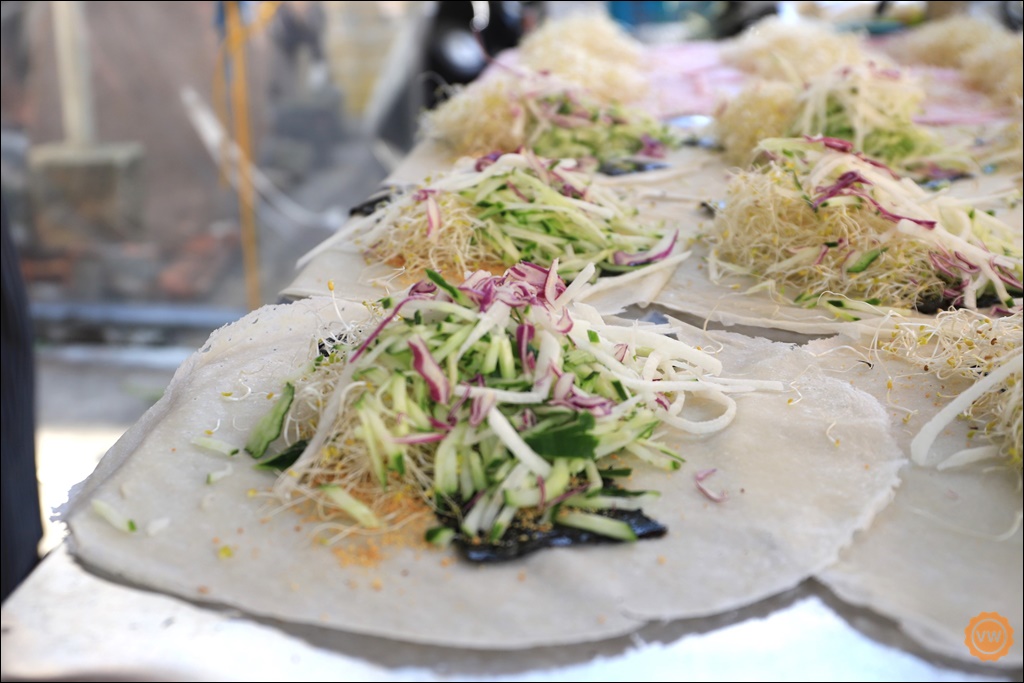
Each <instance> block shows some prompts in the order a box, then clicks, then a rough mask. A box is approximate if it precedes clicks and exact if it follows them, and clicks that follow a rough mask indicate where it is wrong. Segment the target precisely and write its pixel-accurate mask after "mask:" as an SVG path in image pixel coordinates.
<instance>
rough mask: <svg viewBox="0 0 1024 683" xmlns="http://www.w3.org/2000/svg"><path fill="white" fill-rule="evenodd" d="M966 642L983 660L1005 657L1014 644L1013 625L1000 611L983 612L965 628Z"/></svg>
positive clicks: (976, 655)
mask: <svg viewBox="0 0 1024 683" xmlns="http://www.w3.org/2000/svg"><path fill="white" fill-rule="evenodd" d="M964 644H965V645H966V646H967V649H968V650H970V653H971V654H972V655H974V656H975V657H977V658H978V659H980V660H982V661H983V662H994V661H996V660H997V659H1000V658H1001V657H1005V656H1006V654H1007V653H1008V652H1009V651H1010V646H1011V645H1013V627H1012V626H1010V622H1009V621H1007V619H1006V617H1004V616H1002V615H1001V614H999V612H981V613H980V614H979V615H978V616H976V617H974V618H973V619H971V623H969V624H967V628H965V629H964Z"/></svg>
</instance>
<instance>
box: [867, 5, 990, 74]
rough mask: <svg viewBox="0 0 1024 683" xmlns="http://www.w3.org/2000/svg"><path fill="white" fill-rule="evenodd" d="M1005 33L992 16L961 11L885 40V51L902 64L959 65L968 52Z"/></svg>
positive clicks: (962, 62) (960, 65)
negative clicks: (989, 17) (980, 15)
mask: <svg viewBox="0 0 1024 683" xmlns="http://www.w3.org/2000/svg"><path fill="white" fill-rule="evenodd" d="M1008 35H1010V32H1009V31H1007V30H1006V29H1005V28H1003V27H1002V26H1000V25H999V24H998V23H996V22H995V21H993V20H991V19H987V18H984V17H978V16H973V15H969V14H962V13H961V14H954V15H951V16H948V17H945V18H943V19H939V20H937V21H929V22H925V23H924V24H922V25H920V26H917V27H915V28H913V29H911V30H910V31H908V32H906V33H905V34H903V35H899V36H894V37H893V38H892V39H890V40H888V41H886V43H885V51H886V52H887V53H888V54H890V55H892V56H893V57H895V58H896V59H897V60H899V61H900V62H902V63H904V64H930V65H932V66H942V67H949V68H959V67H962V66H963V65H964V61H965V59H966V57H967V55H968V54H969V53H971V52H972V51H974V50H976V49H978V48H979V47H980V46H983V45H991V44H992V43H993V42H996V41H998V40H1000V39H1002V38H1004V37H1005V36H1008ZM1005 66H1006V65H1004V68H1005Z"/></svg>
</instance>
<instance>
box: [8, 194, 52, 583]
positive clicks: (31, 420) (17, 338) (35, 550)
mask: <svg viewBox="0 0 1024 683" xmlns="http://www.w3.org/2000/svg"><path fill="white" fill-rule="evenodd" d="M0 232H2V240H3V243H2V248H3V251H2V253H0V259H2V275H3V289H2V292H0V295H2V308H0V373H2V374H0V394H2V396H0V456H2V458H3V476H2V477H0V484H2V487H3V494H2V498H0V500H2V501H3V502H2V505H3V514H2V516H0V528H2V537H0V566H2V576H0V583H2V584H3V585H2V598H0V599H3V600H6V599H7V596H8V595H9V594H10V593H11V591H13V590H14V589H15V588H16V587H17V586H18V584H19V583H21V581H22V580H23V579H24V578H25V577H26V576H28V574H29V573H30V572H31V571H32V570H33V569H34V568H35V566H36V565H37V564H38V563H39V541H40V540H41V539H42V537H43V522H42V516H41V513H40V509H39V482H38V480H37V479H36V450H35V372H34V359H33V351H32V321H31V319H30V318H29V311H28V300H27V298H26V296H25V286H24V283H23V282H22V278H21V271H20V270H19V268H20V267H19V264H18V252H17V249H16V248H15V246H14V242H13V240H12V239H11V234H10V222H9V221H8V218H7V206H6V200H3V199H0Z"/></svg>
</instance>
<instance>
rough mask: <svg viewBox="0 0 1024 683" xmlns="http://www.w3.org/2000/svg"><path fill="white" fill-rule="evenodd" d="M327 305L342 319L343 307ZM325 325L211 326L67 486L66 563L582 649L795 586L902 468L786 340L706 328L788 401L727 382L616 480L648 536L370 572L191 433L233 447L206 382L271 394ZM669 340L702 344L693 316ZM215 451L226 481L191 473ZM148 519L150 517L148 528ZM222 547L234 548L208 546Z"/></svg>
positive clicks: (861, 410) (843, 389) (266, 313)
mask: <svg viewBox="0 0 1024 683" xmlns="http://www.w3.org/2000/svg"><path fill="white" fill-rule="evenodd" d="M341 313H342V316H343V317H345V318H351V317H353V316H356V315H358V314H357V313H356V312H355V311H354V310H353V309H352V308H350V307H348V306H346V307H344V308H343V309H342V311H341ZM332 320H336V314H335V312H334V303H333V302H331V301H330V300H328V299H324V298H318V299H307V300H303V301H299V302H295V303H291V304H284V305H279V306H270V307H265V308H263V309H260V310H258V311H256V312H254V313H252V314H250V315H248V316H246V317H245V318H243V319H242V320H240V321H238V322H236V323H233V324H232V325H229V326H227V327H225V328H223V329H221V330H219V331H217V332H215V333H214V334H213V335H212V337H211V339H210V341H209V343H208V344H207V345H206V347H204V348H205V349H206V350H205V351H204V352H201V353H199V354H196V356H194V357H193V358H191V359H190V360H189V361H187V362H186V363H185V364H184V365H183V366H182V368H181V369H180V370H179V372H178V373H177V374H176V376H175V378H174V380H173V382H172V383H171V385H170V387H169V388H168V390H167V393H166V394H165V396H164V397H163V398H162V399H161V400H160V402H158V403H157V404H156V405H155V406H154V407H153V409H152V410H151V411H150V412H149V413H147V415H146V416H145V417H144V418H143V419H142V420H141V421H140V422H139V423H138V424H137V425H136V426H135V427H133V428H132V429H131V430H129V431H128V432H127V433H126V435H125V436H124V437H123V438H122V439H121V440H120V441H119V442H118V444H116V445H115V446H114V448H112V449H111V451H110V452H109V453H108V455H107V456H106V458H105V459H104V462H103V463H101V466H100V468H99V470H98V472H97V474H96V475H94V477H93V478H92V479H90V480H89V481H88V482H87V483H86V486H85V487H84V489H83V491H82V493H81V494H80V495H78V496H77V497H75V498H74V499H73V501H72V503H71V505H70V511H69V512H68V514H67V519H68V521H69V526H70V529H71V532H72V541H73V543H72V548H73V552H74V553H75V555H76V557H77V558H78V559H79V560H80V561H81V562H82V563H84V564H85V565H86V566H88V567H91V568H95V569H98V570H101V571H103V572H106V573H109V574H113V575H115V576H117V577H120V578H122V579H124V580H126V581H129V582H131V583H135V584H139V585H142V586H146V587H151V588H154V589H157V590H161V591H165V592H168V593H171V594H175V595H179V596H182V597H185V598H188V599H192V600H195V601H198V602H212V603H216V604H223V605H229V606H233V607H237V608H239V609H242V610H244V611H245V612H247V613H249V614H253V615H260V616H269V617H276V618H279V619H283V620H287V621H292V622H299V623H310V624H314V625H319V626H325V627H330V628H335V629H341V630H346V631H350V632H355V633H362V634H370V635H376V636H383V637H388V638H392V639H399V640H405V641H410V642H418V643H427V644H437V645H445V646H458V647H467V648H486V649H521V648H529V647H534V646H543V645H556V644H561V643H573V642H586V641H591V640H598V639H603V638H608V637H612V636H614V635H617V634H623V633H627V632H630V631H633V630H635V629H637V628H639V627H640V626H641V625H643V624H644V623H645V622H647V621H650V620H667V619H676V618H684V617H695V616H702V615H708V614H714V613H718V612H722V611H724V610H728V609H732V608H736V607H740V606H742V605H746V604H750V603H753V602H756V601H758V600H760V599H763V598H765V597H768V596H770V595H772V594H774V593H777V592H779V591H782V590H785V589H788V588H791V587H793V586H796V585H797V584H799V583H800V582H801V581H802V580H804V579H805V578H807V577H808V576H809V575H811V574H812V573H814V572H816V571H819V570H821V569H822V568H824V567H825V566H827V565H828V564H830V563H831V562H833V561H834V560H835V559H836V557H837V556H838V553H839V551H840V549H841V548H842V547H844V546H845V545H847V544H848V543H849V542H850V540H851V538H852V536H853V534H854V532H855V531H857V530H858V529H862V528H865V527H866V526H867V525H868V524H869V522H870V520H871V518H872V516H873V515H874V513H875V512H876V511H877V510H879V509H880V508H881V507H883V506H884V505H885V504H886V502H887V501H888V500H889V499H890V497H891V495H892V490H893V487H894V486H895V485H896V483H897V476H896V472H897V470H898V468H899V467H900V465H901V463H902V462H903V458H902V457H901V455H900V453H899V450H898V448H897V447H896V444H895V443H894V442H893V441H892V440H891V439H889V437H888V436H887V433H886V416H885V414H884V412H883V411H882V410H881V409H880V407H879V405H878V403H877V402H876V401H874V400H873V399H871V398H870V397H868V396H867V395H866V394H864V393H862V392H859V391H857V390H855V389H852V388H850V387H849V385H848V384H847V383H846V382H843V381H839V380H835V379H831V378H828V377H823V376H821V375H820V374H819V373H817V372H816V371H815V370H814V368H813V358H811V357H810V356H808V355H807V354H806V353H804V352H803V351H800V350H798V349H795V348H793V347H792V346H789V345H785V344H778V343H772V342H769V341H766V340H755V341H753V342H751V340H748V339H745V338H741V337H739V336H736V335H729V334H726V333H719V336H720V338H721V339H722V340H723V341H724V343H725V344H726V345H725V346H724V347H723V348H722V349H721V351H720V352H719V354H718V355H719V357H720V358H721V359H722V361H723V362H724V363H725V367H726V368H727V369H728V372H727V373H726V374H728V375H730V376H737V377H749V378H760V379H779V378H782V379H785V380H794V381H795V385H794V386H796V387H797V388H798V389H799V391H800V393H801V394H802V395H803V397H804V399H803V400H799V401H794V403H793V404H790V403H789V399H791V398H794V399H795V397H796V396H797V394H796V393H795V392H790V393H785V394H778V393H775V394H769V393H761V394H750V395H739V396H737V401H738V404H739V413H738V416H737V419H736V421H735V423H734V424H732V425H731V426H730V427H728V428H727V429H726V430H724V431H723V432H720V433H719V434H717V435H715V436H713V437H712V438H709V439H706V440H700V439H692V440H684V441H681V442H680V448H681V452H682V453H683V454H684V456H685V457H686V458H687V461H688V462H687V464H686V465H685V466H684V468H683V469H682V470H680V471H678V472H675V473H673V474H668V473H664V472H661V471H645V468H644V467H642V466H639V467H637V469H636V471H635V474H634V479H633V481H631V482H630V486H631V487H643V486H650V487H653V488H656V489H658V490H660V491H662V497H661V498H660V499H659V500H658V501H657V502H656V503H654V504H652V505H650V506H649V509H648V510H647V512H648V513H649V514H650V515H651V516H653V517H654V518H655V519H659V520H660V521H662V522H663V523H665V524H667V525H668V527H669V534H668V535H667V536H666V537H665V538H664V539H660V540H650V541H642V542H639V543H637V544H630V545H607V546H600V547H585V548H567V549H551V550H546V551H541V552H538V553H536V554H534V555H532V556H530V557H528V558H524V559H522V560H520V561H515V562H512V563H508V564H503V565H496V566H483V567H475V566H469V565H467V564H465V563H464V562H462V561H461V560H457V559H455V558H454V557H453V556H451V555H450V554H449V553H448V552H447V551H444V552H443V551H435V550H430V551H426V550H417V549H413V548H409V547H398V546H396V547H385V548H384V555H385V557H384V558H383V559H382V560H381V561H380V563H379V564H378V565H376V566H370V567H364V566H357V565H351V566H341V563H339V561H338V559H337V558H336V557H335V556H334V555H333V554H332V552H331V551H330V550H329V549H328V548H325V547H323V546H319V545H315V544H313V543H312V542H311V535H312V525H310V524H307V523H305V522H304V521H303V520H302V519H300V518H299V517H297V516H296V515H295V514H293V513H290V512H284V513H280V514H277V515H274V516H270V517H269V518H268V517H267V511H266V508H265V503H264V502H263V500H262V499H261V498H260V497H253V496H250V495H249V492H250V491H251V490H264V489H266V488H267V487H268V486H269V485H270V483H271V481H272V475H270V474H267V473H262V472H257V471H255V470H253V469H251V468H250V467H249V464H250V463H251V461H249V462H247V458H248V456H246V455H244V454H239V455H237V456H235V457H234V458H227V457H226V456H221V455H217V454H210V453H207V452H203V451H201V450H200V449H198V448H195V447H193V446H191V445H190V440H191V439H192V438H193V437H194V436H196V435H199V434H202V433H203V431H204V430H205V429H214V428H215V427H217V425H219V428H217V430H216V436H217V438H220V439H222V440H225V441H228V442H229V443H235V444H242V443H244V440H245V438H246V435H247V433H248V431H249V429H250V427H251V426H252V425H253V423H254V422H255V421H256V420H257V419H258V417H259V416H260V415H261V414H262V413H263V412H265V410H266V407H265V406H264V405H262V404H263V402H262V401H240V402H233V401H231V400H229V398H225V397H223V396H222V392H225V391H229V392H239V391H242V390H243V384H244V386H248V387H249V388H251V390H252V391H253V392H256V393H257V394H259V393H260V392H271V391H273V392H277V391H279V390H280V389H281V386H282V384H283V382H284V381H285V380H286V379H288V378H289V377H292V376H294V375H295V374H296V372H297V371H298V370H297V368H300V367H302V366H303V365H304V364H305V363H306V362H308V359H309V358H310V357H311V355H310V354H311V353H313V352H315V348H313V347H311V342H310V339H311V338H312V337H313V336H314V335H316V334H317V333H318V332H320V331H322V330H323V329H324V326H326V327H327V328H328V330H329V329H330V327H331V322H330V321H332ZM685 336H686V337H687V338H688V340H690V341H692V342H696V343H701V344H703V345H704V346H705V347H706V348H707V347H708V346H709V345H710V344H711V343H712V342H711V341H710V340H709V339H708V338H706V337H705V336H704V335H703V333H702V332H700V331H699V330H696V329H692V328H691V329H689V330H688V332H687V334H686V335H685ZM266 405H267V406H269V403H267V404H266ZM780 425H785V428H783V429H780ZM836 439H838V442H837V443H835V442H834V440H836ZM226 461H230V462H231V463H232V465H233V468H234V472H233V474H231V475H230V476H227V477H225V478H224V479H221V480H220V481H217V482H216V483H215V484H213V485H207V484H205V483H204V481H205V478H206V476H207V474H208V473H209V472H211V471H216V470H220V469H222V468H223V467H224V464H225V462H226ZM709 467H716V468H718V473H717V474H715V475H714V476H712V477H710V478H708V479H706V480H705V484H706V485H707V486H708V487H709V488H711V489H714V490H716V491H722V490H724V491H726V492H727V495H728V499H727V501H726V502H724V503H718V504H716V503H712V502H711V501H710V500H708V499H707V498H705V497H703V496H702V494H701V493H700V492H698V490H697V489H696V487H695V485H694V481H693V475H694V473H695V472H698V471H700V470H701V469H704V468H709ZM94 498H99V499H101V500H104V501H106V502H108V503H110V504H111V505H113V506H114V507H115V508H117V509H118V510H119V511H121V512H123V513H124V514H126V515H129V516H130V517H131V518H132V519H134V520H135V521H136V523H137V525H138V527H139V529H140V530H139V531H138V532H136V533H134V534H129V533H125V532H123V531H120V530H118V529H116V528H114V527H113V526H111V525H110V524H108V523H107V521H105V520H103V519H102V518H100V517H99V516H98V515H97V514H96V513H95V512H94V511H93V510H92V508H91V505H90V501H91V500H92V499H94ZM162 518H166V519H168V520H169V524H168V525H167V527H166V528H165V529H163V530H162V531H160V532H159V533H155V534H153V535H150V534H149V533H148V532H147V530H148V529H150V528H151V527H152V525H153V523H154V522H155V521H157V520H160V519H162ZM223 546H228V547H230V548H231V549H232V552H233V556H232V557H230V558H220V557H218V553H219V551H220V548H222V547H223ZM452 560H455V561H454V562H453V561H452Z"/></svg>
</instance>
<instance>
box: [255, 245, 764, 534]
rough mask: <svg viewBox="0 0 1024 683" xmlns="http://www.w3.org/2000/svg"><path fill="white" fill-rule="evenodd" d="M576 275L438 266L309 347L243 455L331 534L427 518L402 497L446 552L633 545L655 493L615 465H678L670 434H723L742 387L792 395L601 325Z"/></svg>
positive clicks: (661, 342)
mask: <svg viewBox="0 0 1024 683" xmlns="http://www.w3.org/2000/svg"><path fill="white" fill-rule="evenodd" d="M592 270H593V267H592V266H591V267H589V271H588V272H587V273H586V274H587V275H589V272H591V271H592ZM586 279H587V278H586V277H582V278H581V279H578V280H577V281H576V282H573V283H572V284H570V285H566V283H565V282H564V281H563V280H561V278H559V277H558V276H557V275H556V274H555V271H554V269H545V268H541V267H539V266H536V265H534V264H530V263H525V262H524V263H520V264H517V265H516V266H514V267H512V268H510V269H508V270H507V271H506V272H505V273H504V274H503V275H500V276H494V275H491V274H490V273H487V272H485V271H478V272H476V273H474V274H473V275H472V276H470V277H469V278H468V279H467V280H465V281H464V282H461V283H460V284H458V285H455V284H452V283H449V282H447V281H445V280H444V279H443V278H441V277H440V276H439V275H438V274H436V273H430V277H429V279H428V280H424V281H422V282H420V283H417V284H416V285H414V286H412V287H411V288H409V289H408V290H407V291H406V292H404V293H403V294H402V295H401V296H400V297H397V298H388V299H384V300H381V301H380V302H378V303H377V304H376V305H375V308H374V311H375V313H376V322H375V323H372V324H370V325H369V326H363V327H362V328H359V329H353V328H346V329H344V330H342V331H341V333H339V334H338V335H336V336H334V337H331V338H327V339H319V340H316V342H315V343H314V344H313V345H312V346H311V363H310V364H309V365H308V366H307V367H306V368H305V369H304V370H302V371H300V372H299V374H298V375H297V376H296V377H295V378H294V379H293V380H292V381H290V382H289V383H288V384H287V385H286V387H285V390H284V391H283V392H282V397H281V398H279V399H278V402H277V403H276V404H275V405H274V406H273V408H272V409H271V410H270V412H269V413H268V415H267V417H266V418H264V420H263V421H262V422H261V423H260V424H259V425H257V427H256V428H255V429H254V432H253V436H252V437H251V438H250V443H249V444H247V446H246V450H247V451H248V452H249V453H250V455H252V456H253V457H256V458H260V459H261V460H260V465H259V466H261V467H264V468H266V469H276V470H278V471H280V472H281V475H280V477H279V478H278V480H277V482H276V484H275V488H274V492H275V494H276V495H277V496H278V497H279V498H280V500H281V501H282V502H283V504H284V505H286V506H291V505H297V504H300V503H302V502H303V501H309V500H312V501H314V502H315V503H316V505H317V509H318V511H319V514H320V515H321V517H322V520H323V521H324V524H323V526H322V527H321V528H320V529H321V532H322V535H321V538H322V539H323V540H328V541H329V540H332V539H337V538H340V537H343V536H345V535H347V534H350V533H353V532H363V531H375V530H381V529H385V528H394V527H396V526H399V525H401V524H402V523H403V522H405V521H406V519H405V516H406V515H408V514H409V511H410V510H411V509H419V510H422V509H423V505H420V506H419V507H418V508H415V507H413V506H409V505H404V504H403V505H396V504H395V499H396V497H397V498H403V497H409V496H412V497H415V498H416V499H417V500H420V501H422V503H425V504H426V506H428V507H429V508H432V509H434V511H435V512H436V513H437V514H438V517H439V518H440V520H441V521H442V522H443V524H442V525H441V526H440V527H437V528H435V529H432V530H431V531H430V532H428V540H430V541H434V542H436V543H439V544H441V543H447V542H449V541H451V540H453V539H454V540H459V539H461V540H462V541H463V542H465V543H466V544H469V545H473V544H479V543H480V542H481V541H484V542H491V543H494V542H499V541H503V540H504V537H505V536H506V534H508V533H510V530H516V529H518V531H516V532H515V533H516V536H517V537H518V535H519V534H522V533H526V530H537V529H541V530H543V528H545V527H548V528H550V527H551V526H552V525H562V526H568V527H575V528H579V529H584V530H587V531H589V532H591V533H594V534H598V535H601V536H606V537H609V538H612V539H617V540H626V541H628V540H635V539H636V537H637V536H636V533H635V531H634V529H633V528H632V527H631V526H630V523H629V522H628V521H626V520H624V519H622V518H620V517H619V516H618V513H620V512H622V511H637V510H639V508H640V506H641V505H643V504H644V503H645V502H647V501H649V500H651V499H652V498H653V497H656V496H657V495H658V493H657V492H655V491H647V492H635V491H626V490H625V489H624V488H623V486H624V485H625V483H626V482H627V481H628V477H629V474H630V471H631V470H630V469H629V464H628V463H627V462H626V461H625V460H620V456H622V457H625V456H631V457H633V458H635V459H636V462H637V464H639V465H641V466H644V465H650V466H654V467H659V468H663V469H666V470H674V469H677V468H678V467H679V466H680V463H681V462H682V459H681V458H680V457H679V455H677V454H676V453H675V452H674V451H673V450H671V449H669V448H667V447H666V446H665V445H664V443H663V442H662V439H663V437H664V436H665V435H666V433H667V432H666V430H673V431H675V432H677V433H679V432H682V433H689V434H693V435H706V434H711V433H714V432H717V431H719V430H722V429H724V428H726V427H727V426H728V425H729V424H730V422H731V421H732V420H733V417H734V416H735V414H736V410H737V405H736V401H735V400H734V399H733V398H732V396H733V395H734V394H735V393H737V392H750V391H760V390H770V391H782V390H783V389H784V387H783V385H782V384H781V383H780V382H768V381H758V380H742V379H740V380H734V379H728V378H721V377H718V375H719V374H720V373H721V372H722V369H723V368H722V364H721V362H720V361H719V360H717V359H716V358H714V357H713V356H711V355H709V354H707V353H706V352H703V351H700V350H699V349H696V348H693V347H691V346H689V345H688V344H685V343H683V342H682V341H679V340H677V339H673V338H671V337H669V336H666V335H664V334H661V333H660V332H661V331H660V330H659V331H653V330H650V329H644V328H642V327H639V326H636V325H628V326H623V325H615V324H609V323H606V322H604V320H603V319H602V318H601V317H600V316H599V315H598V314H597V312H596V311H595V310H594V309H592V308H590V307H588V306H586V305H584V304H578V303H574V299H575V298H576V297H577V296H579V295H581V294H582V293H583V292H584V291H585V289H586V288H587V287H588V285H587V284H586V282H585V280H586ZM693 405H696V406H698V412H699V414H700V415H701V416H702V417H701V418H697V417H695V416H694V415H691V414H690V411H691V406H693ZM709 411H710V412H709ZM709 414H710V415H711V416H710V417H708V415H709ZM254 444H255V446H254ZM275 451H276V453H275ZM705 495H707V496H708V497H709V498H712V500H714V495H715V494H714V493H713V492H711V491H707V492H706V493H705Z"/></svg>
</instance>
